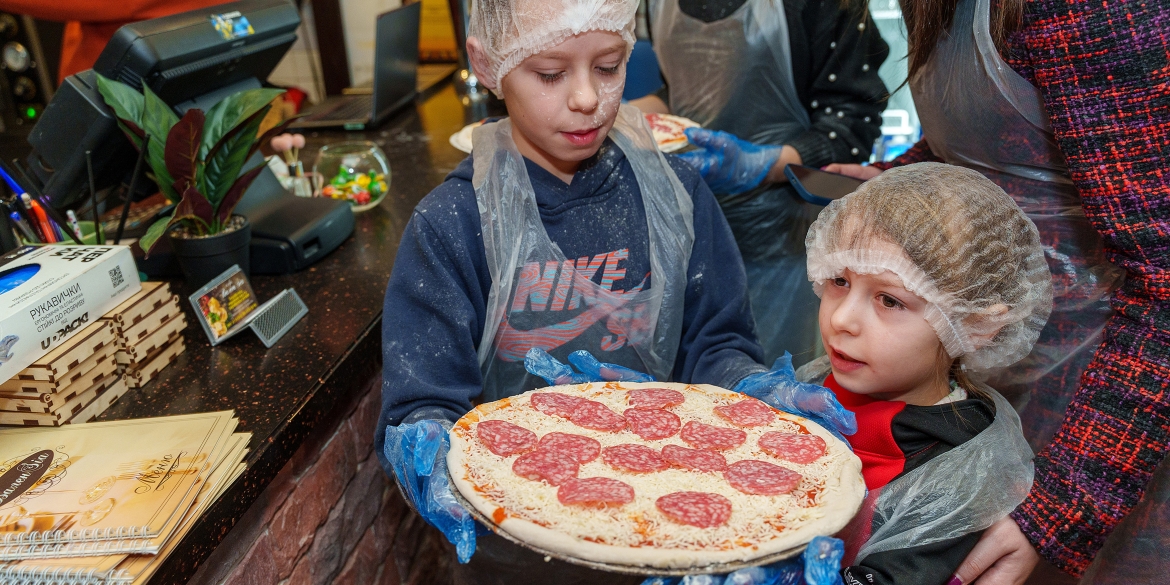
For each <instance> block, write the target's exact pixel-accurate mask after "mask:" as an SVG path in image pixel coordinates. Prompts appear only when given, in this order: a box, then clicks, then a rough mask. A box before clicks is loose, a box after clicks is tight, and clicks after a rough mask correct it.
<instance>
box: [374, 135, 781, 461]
mask: <svg viewBox="0 0 1170 585" xmlns="http://www.w3.org/2000/svg"><path fill="white" fill-rule="evenodd" d="M667 160H668V161H669V163H670V166H671V168H672V169H674V172H675V174H676V175H677V176H678V178H679V180H680V181H681V182H682V184H683V186H684V187H685V188H686V190H687V192H688V193H690V195H691V197H692V199H693V201H694V227H695V243H694V247H693V249H692V251H691V257H690V265H689V269H688V271H687V289H686V297H685V308H684V312H683V321H684V322H683V327H682V339H681V343H680V347H679V350H678V355H677V358H676V360H675V365H674V371H673V374H672V376H671V378H672V381H677V382H687V383H703V384H714V385H716V386H722V387H725V388H731V387H733V386H735V384H736V383H737V382H739V381H740V380H741V379H743V378H744V377H745V376H747V375H748V374H752V373H755V372H759V371H763V370H765V369H766V368H764V367H763V366H762V365H760V364H759V362H760V361H761V360H762V358H763V352H762V350H761V348H760V345H759V343H758V342H757V341H756V336H755V333H754V330H753V327H754V325H753V321H752V315H751V311H750V309H749V306H748V299H747V284H746V279H745V276H744V269H743V262H742V260H741V259H740V255H739V250H738V248H737V247H736V245H735V240H734V239H733V238H732V235H731V230H730V229H729V228H728V226H727V221H726V220H725V219H724V218H723V214H722V212H720V210H719V205H718V204H717V203H716V201H715V197H714V196H713V195H712V194H711V191H710V189H708V188H707V185H706V184H705V183H704V182H703V181H702V179H701V178H700V177H699V174H698V173H697V172H696V171H695V170H694V169H693V168H692V167H690V166H689V165H687V164H686V163H684V162H682V161H681V160H679V159H677V158H675V157H671V156H668V157H667ZM525 163H526V166H527V169H528V175H529V178H530V180H531V182H532V187H533V190H534V192H535V194H536V203H537V207H538V209H539V212H540V218H541V220H542V221H543V223H544V228H545V230H546V231H547V232H548V236H549V238H550V239H551V240H552V241H553V242H554V243H555V244H557V245H558V246H559V247H560V249H561V251H562V252H564V254H565V257H566V258H568V259H570V260H572V261H575V266H576V267H577V270H586V271H593V281H594V282H596V283H600V284H601V285H602V286H603V287H605V288H608V289H610V290H615V291H628V290H631V289H635V288H636V287H638V286H639V285H642V284H643V281H644V280H646V277H647V276H648V275H650V258H649V255H648V252H649V250H648V247H649V236H648V232H647V227H646V215H645V210H644V208H643V205H642V196H641V193H640V191H639V189H638V184H637V181H636V179H635V178H634V172H633V169H631V167H630V164H629V162H628V161H627V160H626V157H625V154H624V153H622V151H621V149H620V148H618V147H617V146H616V145H615V144H614V143H613V142H612V141H610V140H608V139H607V140H606V141H605V143H604V145H603V146H602V147H601V149H600V150H599V151H598V153H597V154H596V155H594V156H593V157H592V158H590V159H588V160H586V161H584V162H583V163H582V164H581V166H580V168H579V169H578V171H577V173H576V174H575V175H574V176H573V179H572V183H570V184H565V183H564V182H563V181H561V180H560V179H558V178H556V177H554V176H553V175H552V174H550V173H549V172H548V171H546V170H544V169H543V168H541V167H539V166H538V165H536V164H535V163H533V162H531V161H529V160H527V159H526V160H525ZM472 172H473V171H472V158H471V157H470V156H469V157H467V158H466V159H464V161H463V162H462V163H460V165H459V166H458V167H457V168H456V169H455V171H453V172H452V173H451V174H450V175H448V176H447V178H446V180H445V181H444V182H443V183H442V184H441V185H439V186H438V187H436V188H435V190H434V191H431V193H430V194H429V195H427V196H426V197H425V198H424V199H423V200H422V201H421V202H420V203H419V204H418V206H417V207H416V208H415V210H414V213H413V215H412V216H411V218H410V222H409V223H408V224H407V226H406V231H405V233H404V234H403V236H402V243H401V244H400V245H399V248H398V256H397V258H396V259H395V261H394V270H393V272H392V273H391V275H390V283H389V286H388V288H387V291H386V301H385V305H384V310H383V314H382V357H383V360H384V361H383V374H382V376H383V377H382V414H381V418H380V421H379V424H378V429H379V432H378V433H377V437H376V449H377V453H378V456H379V458H381V459H382V464H383V467H387V466H386V460H385V458H384V454H383V452H382V443H383V440H384V429H385V428H386V425H397V424H402V423H408V422H414V421H417V420H421V419H425V418H441V419H447V420H451V421H455V420H457V419H458V418H459V417H460V416H462V415H463V414H465V413H467V412H468V411H469V410H471V408H473V401H475V400H476V399H477V397H479V396H480V394H481V392H482V389H483V383H482V378H481V374H480V368H479V361H478V359H477V354H476V350H477V348H478V347H479V343H480V340H481V339H483V337H484V333H485V332H484V330H483V329H484V320H485V313H486V306H487V300H488V293H489V292H490V290H491V285H492V281H491V275H490V274H489V272H488V265H487V258H486V255H485V253H484V246H483V239H482V237H481V235H480V218H479V210H478V207H477V205H476V200H475V190H474V189H473V187H472V184H471V179H472ZM530 268H535V267H530ZM537 274H538V275H537V278H536V279H533V278H529V279H527V280H525V279H524V278H518V279H517V282H518V283H519V284H518V286H517V287H516V288H517V289H518V290H520V291H521V292H520V293H518V294H516V297H520V298H519V300H517V299H513V298H510V299H509V306H510V307H513V309H514V310H513V311H512V312H510V314H509V324H510V325H511V326H513V327H515V328H516V329H518V330H523V331H524V332H526V333H525V334H528V332H530V334H531V335H533V336H541V335H542V333H541V332H542V331H544V332H545V334H547V333H548V332H549V331H550V330H552V329H557V330H559V331H558V335H560V337H563V336H564V334H563V331H564V330H566V329H568V330H570V331H573V332H574V333H576V335H577V337H574V338H573V339H574V340H575V343H573V344H572V345H573V346H574V347H573V349H580V348H582V347H586V348H591V349H590V351H591V352H592V353H593V354H594V355H595V356H596V357H597V358H598V359H600V360H601V361H617V360H614V359H613V354H610V353H608V352H607V349H608V350H611V351H623V350H626V351H628V348H626V347H625V346H623V345H622V343H621V339H620V337H615V336H614V335H612V332H610V331H607V330H606V325H605V320H604V319H603V320H601V321H598V322H593V323H589V322H584V323H582V320H577V321H573V318H574V317H577V316H578V315H580V314H581V313H583V312H585V310H586V307H585V306H584V303H580V302H575V301H579V299H574V298H572V297H573V295H571V294H570V295H567V296H568V297H569V298H559V297H558V295H557V291H556V290H554V289H555V288H556V287H553V286H552V285H553V281H554V280H555V278H556V269H555V265H554V266H553V267H550V269H549V270H541V271H539V273H537ZM531 276H532V274H530V277H531ZM541 284H544V286H543V287H542V286H541ZM647 284H648V283H647ZM562 296H563V293H562ZM545 309H547V310H545ZM571 321H572V324H570V322H571ZM585 321H588V320H587V319H586V320H585ZM573 325H576V326H575V327H574V326H573ZM558 326H559V327H558ZM580 336H589V337H586V338H584V339H581V338H580ZM582 342H584V343H582ZM513 345H514V346H515V347H513V348H512V349H514V350H515V351H514V352H510V353H509V355H508V356H507V357H506V359H507V360H515V361H514V364H508V365H507V366H506V367H514V368H518V370H517V371H523V368H524V363H523V359H524V358H523V354H524V351H526V350H527V349H528V347H527V346H529V345H531V344H527V343H524V342H523V339H521V342H520V343H515V344H513ZM521 345H524V346H525V347H520V346H521ZM566 345H569V344H568V343H566ZM558 349H559V348H553V349H550V350H549V353H550V354H552V355H553V356H554V357H556V358H558V359H560V360H562V361H564V360H565V359H566V357H567V355H566V354H567V353H568V351H558ZM511 353H515V355H511ZM634 363H636V362H634ZM529 378H530V379H529V380H528V383H527V384H526V389H532V388H537V387H541V386H544V385H546V384H545V383H544V381H543V380H540V379H539V378H535V377H532V376H529ZM388 472H389V471H388Z"/></svg>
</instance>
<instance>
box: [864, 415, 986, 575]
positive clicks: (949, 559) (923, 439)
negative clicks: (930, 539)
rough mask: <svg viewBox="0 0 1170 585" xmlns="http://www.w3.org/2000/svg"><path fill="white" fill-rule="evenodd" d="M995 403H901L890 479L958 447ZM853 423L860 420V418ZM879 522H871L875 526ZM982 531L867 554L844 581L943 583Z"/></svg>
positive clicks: (894, 422) (893, 426)
mask: <svg viewBox="0 0 1170 585" xmlns="http://www.w3.org/2000/svg"><path fill="white" fill-rule="evenodd" d="M994 418H995V407H994V406H993V405H991V404H990V403H989V402H985V401H984V400H982V399H976V398H970V399H967V400H961V401H958V402H953V403H950V404H939V405H935V406H913V405H906V407H905V408H904V409H902V411H901V412H899V413H898V414H896V415H895V416H894V417H893V419H892V420H891V422H890V434H891V435H893V438H894V442H895V443H897V445H898V447H899V448H900V449H901V450H902V453H903V455H904V457H905V467H904V468H903V471H902V472H901V473H900V474H898V475H897V476H896V477H895V478H894V480H893V481H897V479H898V478H899V477H902V476H903V475H905V474H907V473H909V472H911V471H913V470H915V469H917V468H918V467H919V466H921V465H922V464H923V463H926V462H927V461H930V460H931V459H933V458H935V457H937V456H939V455H941V454H943V453H946V452H947V451H950V450H951V449H953V448H955V447H957V446H959V445H962V444H963V443H965V442H967V441H969V440H971V439H972V438H974V437H975V435H978V434H979V433H980V432H981V431H983V429H986V428H987V427H988V426H990V425H991V422H992V420H993V419H994ZM858 424H859V425H860V424H863V421H861V420H859V421H858ZM877 528H878V524H877V523H876V521H875V523H874V526H873V529H874V530H876V529H877ZM980 535H982V532H973V533H971V534H966V535H964V536H961V537H959V538H954V539H950V540H944V541H941V542H936V543H932V544H926V545H922V546H914V547H910V548H904V549H897V550H891V551H886V552H880V553H874V554H871V555H869V556H867V557H865V559H863V561H862V562H861V563H859V564H857V565H854V566H850V567H845V568H844V569H842V571H841V577H842V580H843V581H844V582H845V585H894V584H897V585H943V584H944V583H946V582H947V581H948V580H949V579H950V578H951V576H952V575H953V574H954V573H955V570H956V569H958V567H959V564H960V563H962V562H963V559H964V558H966V556H967V553H969V552H971V549H973V548H975V543H977V542H978V541H979V537H980Z"/></svg>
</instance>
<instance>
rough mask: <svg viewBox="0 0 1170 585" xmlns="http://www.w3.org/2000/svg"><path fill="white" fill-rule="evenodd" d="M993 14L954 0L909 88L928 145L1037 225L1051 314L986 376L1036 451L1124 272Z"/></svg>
mask: <svg viewBox="0 0 1170 585" xmlns="http://www.w3.org/2000/svg"><path fill="white" fill-rule="evenodd" d="M989 15H990V0H960V2H959V4H958V7H957V9H956V12H955V19H954V24H953V26H952V28H951V34H949V35H943V36H942V38H941V40H940V41H939V44H938V46H937V47H936V48H935V51H934V54H933V55H932V56H931V59H930V61H928V62H927V63H926V65H925V67H923V69H922V71H921V72H920V73H919V74H918V75H917V76H916V77H915V78H914V79H912V80H911V81H910V88H911V91H912V92H913V95H914V104H915V106H916V107H917V109H918V116H919V118H920V119H921V121H922V131H923V136H925V137H926V139H927V140H928V141H929V143H930V148H931V150H932V151H934V153H935V154H936V155H938V156H939V157H940V158H942V159H943V160H944V161H946V162H948V163H950V164H955V165H961V166H965V167H970V168H972V169H975V170H977V171H980V172H982V173H983V174H985V175H986V176H987V177H988V178H990V179H991V180H992V181H995V182H996V183H997V184H999V186H1001V187H1003V189H1004V191H1006V192H1007V193H1008V195H1011V196H1012V198H1013V199H1015V201H1016V203H1017V204H1019V206H1020V208H1021V209H1023V210H1024V212H1025V213H1026V214H1027V215H1028V217H1029V218H1030V219H1031V220H1032V222H1033V223H1035V224H1036V228H1037V229H1038V230H1039V231H1040V240H1041V243H1042V244H1043V246H1044V250H1045V256H1046V257H1047V259H1048V267H1049V268H1050V269H1051V270H1052V285H1053V293H1054V302H1053V311H1052V315H1051V316H1050V317H1049V319H1048V323H1047V325H1046V326H1045V328H1044V330H1043V331H1042V332H1041V333H1040V339H1039V340H1038V341H1037V342H1036V345H1035V347H1034V348H1033V349H1032V352H1031V354H1029V355H1028V357H1026V358H1025V359H1024V360H1023V361H1021V362H1020V363H1017V364H1015V365H1013V366H1011V367H1009V368H1007V369H1006V370H1004V371H1002V372H997V373H995V374H994V375H993V377H992V378H991V380H990V383H991V385H992V386H994V387H995V388H997V389H998V390H999V391H1000V392H1002V393H1003V394H1004V396H1006V397H1007V398H1008V399H1009V400H1011V401H1012V403H1013V404H1014V405H1015V406H1016V408H1017V409H1020V416H1021V419H1022V421H1023V426H1024V433H1025V435H1026V436H1027V437H1028V440H1029V442H1030V443H1031V444H1032V447H1033V449H1035V450H1037V451H1039V450H1040V448H1041V447H1043V446H1044V445H1045V444H1047V443H1048V441H1049V440H1050V439H1051V438H1052V435H1053V434H1055V432H1056V431H1057V430H1058V429H1059V427H1060V423H1061V421H1062V420H1063V419H1064V412H1065V409H1066V408H1067V407H1068V403H1069V401H1070V400H1071V398H1072V395H1073V393H1074V392H1075V390H1076V388H1077V385H1078V382H1079V380H1080V375H1081V373H1082V372H1083V371H1084V369H1085V367H1086V366H1087V365H1088V363H1089V361H1090V360H1091V359H1092V357H1093V353H1094V351H1096V349H1097V346H1098V345H1100V343H1101V337H1102V332H1103V330H1104V327H1105V322H1106V321H1107V320H1108V319H1109V317H1110V315H1111V314H1112V312H1111V310H1110V308H1109V304H1108V301H1107V298H1108V295H1109V294H1110V293H1111V292H1112V291H1113V290H1116V288H1117V287H1118V286H1119V285H1120V283H1121V278H1122V275H1123V272H1122V271H1121V270H1120V269H1118V268H1117V267H1115V266H1113V265H1112V264H1110V263H1109V262H1107V261H1106V259H1105V254H1104V251H1103V250H1102V245H1101V238H1100V236H1099V235H1098V234H1097V231H1096V230H1095V229H1093V226H1092V225H1091V224H1090V223H1089V220H1088V219H1087V218H1086V217H1085V214H1084V211H1083V209H1082V208H1081V198H1080V195H1079V194H1078V193H1077V190H1076V188H1075V187H1074V186H1073V184H1072V181H1071V179H1070V178H1069V175H1068V168H1067V166H1066V165H1065V161H1064V157H1063V155H1062V154H1061V153H1060V150H1059V149H1058V148H1057V144H1056V140H1055V138H1054V136H1053V134H1052V127H1051V125H1050V124H1049V121H1048V115H1047V113H1046V112H1045V110H1044V105H1043V102H1042V100H1041V96H1040V92H1039V91H1038V90H1037V89H1036V88H1035V87H1033V86H1032V85H1031V84H1030V83H1028V81H1027V80H1025V79H1024V78H1023V77H1020V75H1019V74H1017V73H1016V72H1015V71H1013V70H1012V69H1011V68H1010V67H1009V66H1008V65H1007V64H1006V63H1004V61H1003V59H1001V58H1000V56H999V53H998V51H996V49H995V46H994V44H993V43H992V40H991V34H990V32H989V29H988V20H989Z"/></svg>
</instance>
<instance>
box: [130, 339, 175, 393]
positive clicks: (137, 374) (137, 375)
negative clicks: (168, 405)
mask: <svg viewBox="0 0 1170 585" xmlns="http://www.w3.org/2000/svg"><path fill="white" fill-rule="evenodd" d="M185 349H187V347H186V346H185V345H183V337H182V336H181V335H179V336H176V337H175V338H174V341H172V342H171V343H170V345H167V346H166V347H164V348H162V349H161V350H159V351H158V352H156V353H155V354H154V355H152V356H150V357H148V358H146V363H145V364H143V365H141V366H139V367H137V368H135V369H132V370H130V369H128V370H125V371H124V372H123V374H122V379H123V380H125V381H126V386H128V387H130V388H141V387H143V386H144V385H146V383H147V382H149V381H151V380H153V379H154V377H155V376H156V375H158V373H159V372H160V371H162V369H163V368H165V367H167V366H169V365H171V362H173V361H175V358H177V357H179V354H181V353H183V351H184V350H185Z"/></svg>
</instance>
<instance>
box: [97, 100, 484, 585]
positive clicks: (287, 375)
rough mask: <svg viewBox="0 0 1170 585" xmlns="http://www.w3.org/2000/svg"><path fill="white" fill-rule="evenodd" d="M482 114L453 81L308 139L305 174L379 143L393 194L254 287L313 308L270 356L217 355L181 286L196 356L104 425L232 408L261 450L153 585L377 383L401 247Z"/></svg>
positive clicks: (120, 404)
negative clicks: (342, 235)
mask: <svg viewBox="0 0 1170 585" xmlns="http://www.w3.org/2000/svg"><path fill="white" fill-rule="evenodd" d="M484 115H486V110H485V109H484V105H483V104H482V103H479V104H475V105H473V106H472V107H468V106H466V105H465V104H464V103H462V102H461V100H460V97H459V96H458V95H457V94H456V93H455V90H454V89H453V87H452V85H451V83H450V82H444V83H443V84H441V85H439V86H438V87H436V88H434V89H432V90H431V91H430V92H428V93H427V94H425V95H423V96H421V97H420V98H419V99H418V100H417V101H416V103H415V104H414V106H413V108H407V109H405V110H403V111H400V112H398V113H397V114H395V115H394V116H392V117H391V118H390V119H389V120H388V121H387V122H386V123H385V124H383V125H382V126H381V127H379V128H377V129H375V130H368V131H364V132H341V131H337V132H309V133H307V134H306V138H307V139H308V140H307V142H308V144H307V147H306V148H305V149H303V150H302V160H303V162H304V163H305V166H306V170H307V169H308V168H311V165H312V164H313V161H314V158H315V156H316V152H317V148H319V147H320V146H323V145H325V144H329V143H335V142H340V141H345V140H370V141H373V142H375V143H377V144H378V145H379V146H380V147H381V148H382V149H383V151H385V153H386V155H387V159H388V160H389V161H390V168H391V181H390V192H389V194H388V195H387V196H386V199H384V200H383V201H382V203H381V205H379V206H378V207H376V208H374V209H372V210H369V211H367V212H364V213H361V214H359V215H358V216H357V221H356V226H355V228H354V234H353V237H351V238H350V239H348V240H346V242H345V243H344V244H343V245H342V246H341V247H340V248H339V249H337V250H335V251H333V252H332V253H330V254H329V255H328V256H326V257H325V258H323V259H322V260H320V261H318V262H317V263H316V264H314V265H313V266H311V267H309V268H308V269H305V270H302V271H300V272H297V273H293V274H289V275H284V276H254V277H253V278H252V285H253V288H254V289H255V291H256V294H257V295H258V296H259V298H260V300H261V301H264V300H267V299H269V298H271V297H272V296H274V295H276V294H277V293H278V292H280V291H281V290H283V289H285V288H289V287H292V288H295V289H296V291H297V294H298V295H300V297H301V299H302V300H304V302H305V304H306V305H307V306H308V307H309V313H308V315H306V316H305V317H304V318H303V319H302V320H301V321H300V322H299V323H297V324H296V325H295V326H294V327H293V328H292V329H291V330H290V331H289V332H288V333H287V334H286V335H285V336H284V337H283V338H282V339H280V341H278V342H277V344H276V345H274V346H273V347H272V348H271V349H265V347H264V344H263V343H261V342H260V340H259V339H258V338H257V337H256V336H255V335H253V334H251V333H250V332H244V333H241V334H240V335H237V336H236V337H233V338H232V339H230V340H228V341H227V342H225V343H223V344H222V345H220V346H219V347H214V348H213V347H211V345H210V344H209V343H208V341H207V338H206V336H205V335H204V333H203V329H202V328H201V327H200V326H199V325H198V323H197V322H196V321H195V320H194V319H195V317H194V313H193V310H192V308H191V305H190V303H189V302H188V301H187V296H188V295H189V294H191V293H192V292H194V289H195V288H196V287H195V286H192V285H188V284H185V283H183V282H181V281H176V282H173V283H172V286H173V288H174V290H175V292H176V293H177V294H179V295H180V300H181V302H180V305H181V306H182V307H183V310H184V312H186V314H187V319H188V323H189V324H188V326H187V329H186V330H185V331H184V333H183V336H184V337H183V340H184V342H185V343H186V351H185V352H184V353H183V354H182V355H181V356H179V358H178V359H177V360H176V361H175V362H174V363H172V364H171V365H170V366H169V367H167V368H166V369H164V370H163V371H161V372H160V373H159V376H158V377H157V378H156V379H155V380H153V381H151V382H150V383H149V384H147V385H146V386H145V387H144V388H141V389H139V390H131V391H130V392H128V393H127V394H126V395H125V396H124V397H122V398H121V399H120V400H118V401H117V402H116V403H115V404H114V405H113V406H112V407H111V408H110V409H109V410H107V411H106V412H105V413H103V414H102V415H101V416H100V417H99V418H98V419H97V420H99V421H107V420H116V419H129V418H143V417H152V416H164V415H173V414H189V413H195V412H208V411H213V410H227V409H231V410H234V411H235V413H236V416H237V417H239V419H240V425H239V428H238V431H240V432H250V433H252V442H251V444H250V446H249V447H250V449H251V451H250V452H249V453H248V456H247V459H246V461H247V470H246V471H245V472H244V474H243V475H242V476H241V477H240V478H239V479H238V480H236V482H235V483H234V484H232V486H231V487H230V488H228V490H227V491H226V492H225V493H224V494H223V496H222V497H221V498H220V499H219V500H217V501H216V502H215V503H214V504H212V506H211V507H210V509H209V510H208V511H207V512H206V513H205V514H204V515H203V517H201V518H200V519H199V520H198V521H197V522H196V524H195V526H194V527H192V529H191V531H190V532H188V533H187V535H186V536H185V537H184V538H183V539H182V541H181V543H180V544H179V546H178V547H177V548H176V549H175V550H174V551H173V552H172V553H171V554H170V556H169V557H168V558H167V559H166V561H164V563H163V566H162V567H160V569H159V570H158V572H157V573H156V574H155V575H154V577H153V578H152V579H151V582H152V583H185V582H186V581H187V580H188V579H189V578H190V576H191V575H192V574H193V573H194V572H195V570H196V568H197V567H198V565H199V563H201V562H202V561H203V560H204V559H206V558H207V556H208V555H209V554H210V553H211V551H212V550H214V548H215V547H216V545H217V544H218V543H219V542H220V540H222V539H223V537H224V536H225V535H226V534H227V533H228V531H230V530H231V528H232V526H233V525H235V522H236V521H237V519H239V518H240V516H242V515H243V513H244V512H245V511H246V510H247V509H248V507H249V506H250V505H251V503H252V502H253V501H255V499H256V498H257V496H258V495H259V494H260V492H262V491H263V490H264V488H265V486H267V485H268V483H269V482H270V481H271V480H272V478H273V477H274V476H275V475H276V473H277V472H278V471H280V469H281V468H282V467H283V466H284V464H285V462H287V461H288V460H289V458H290V457H292V455H293V453H295V452H296V450H297V448H298V447H299V446H300V445H301V443H302V442H303V441H304V439H305V437H306V436H307V435H308V434H309V432H310V431H311V430H312V429H313V428H314V426H315V425H317V424H319V423H321V422H322V421H323V420H327V418H328V415H329V414H330V412H331V411H332V409H333V407H334V406H336V405H338V404H339V403H344V402H345V400H346V399H347V398H348V397H349V394H351V393H353V392H357V391H359V390H360V389H361V386H362V385H363V383H365V382H367V381H368V380H369V379H370V378H371V377H373V376H375V375H377V373H378V372H379V370H380V369H381V362H382V360H381V321H382V299H383V296H384V295H385V292H386V281H387V279H389V277H390V269H391V266H392V265H393V263H394V256H395V254H396V252H397V250H398V242H399V239H400V238H401V236H402V232H403V230H404V229H405V227H406V222H407V220H408V219H409V218H410V214H411V211H412V210H413V209H414V206H415V205H416V204H417V203H418V201H419V200H420V199H422V197H423V196H425V195H426V194H427V193H428V192H429V191H430V190H431V189H432V188H434V186H435V185H438V184H439V183H440V182H441V181H442V180H443V177H444V176H446V174H447V173H449V172H450V171H451V170H452V169H454V168H455V166H456V165H457V164H458V163H459V161H461V160H462V159H463V158H464V156H465V155H464V154H463V153H462V152H459V151H458V150H456V149H455V148H454V147H452V146H451V145H450V144H449V143H448V141H447V139H448V137H449V136H450V135H451V134H452V133H454V132H456V131H457V130H459V129H460V128H461V127H463V125H464V124H465V123H467V122H468V121H473V120H477V119H480V118H482V117H483V116H484Z"/></svg>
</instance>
